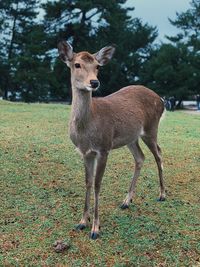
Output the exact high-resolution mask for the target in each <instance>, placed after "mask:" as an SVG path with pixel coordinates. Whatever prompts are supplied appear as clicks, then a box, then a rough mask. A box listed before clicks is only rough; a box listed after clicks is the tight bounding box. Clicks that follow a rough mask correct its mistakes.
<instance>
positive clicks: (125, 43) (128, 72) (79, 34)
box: [43, 0, 157, 98]
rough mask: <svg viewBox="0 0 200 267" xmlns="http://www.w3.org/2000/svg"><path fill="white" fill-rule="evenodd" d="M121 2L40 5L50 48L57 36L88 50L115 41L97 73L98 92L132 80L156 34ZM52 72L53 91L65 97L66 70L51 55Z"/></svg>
mask: <svg viewBox="0 0 200 267" xmlns="http://www.w3.org/2000/svg"><path fill="white" fill-rule="evenodd" d="M125 3H126V0H120V1H114V0H111V1H107V0H103V1H100V0H94V1H85V0H84V1H83V0H79V1H78V0H71V1H64V0H61V1H59V2H55V1H54V2H52V1H48V2H47V3H45V4H44V5H43V8H44V10H45V14H46V15H45V18H44V25H45V29H46V33H47V34H48V44H49V47H48V49H49V50H50V51H51V49H55V48H56V47H57V42H58V40H59V39H65V40H68V41H71V43H72V45H73V47H74V50H75V51H81V50H88V51H90V52H91V53H95V52H97V51H98V50H99V49H100V48H102V47H103V46H105V45H107V44H111V43H115V44H116V45H117V52H116V55H115V56H114V59H113V60H112V61H111V63H109V65H108V66H106V68H104V70H102V72H101V73H100V76H101V77H100V80H101V88H100V91H99V94H101V95H107V94H109V93H111V92H114V91H116V90H118V89H119V88H120V87H122V86H124V85H128V84H130V83H133V82H136V80H137V79H138V72H139V68H140V66H141V64H143V63H144V61H145V59H146V56H147V54H148V53H149V50H150V48H151V45H152V42H153V41H154V40H155V38H156V36H157V31H156V28H153V27H150V26H149V25H148V24H143V23H142V22H141V20H139V19H137V18H131V17H130V16H129V15H128V12H129V11H130V10H133V8H128V7H126V6H125V5H124V4H125ZM53 59H55V55H53V56H52V60H53ZM54 74H55V76H56V77H57V82H56V83H55V85H56V88H54V93H55V92H56V94H58V95H62V96H65V98H66V97H67V95H68V96H69V95H70V90H69V88H70V85H69V76H68V77H66V76H67V75H69V72H66V69H65V68H63V63H61V62H60V60H58V59H55V64H54ZM66 93H67V94H66Z"/></svg>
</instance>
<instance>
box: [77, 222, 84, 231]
mask: <svg viewBox="0 0 200 267" xmlns="http://www.w3.org/2000/svg"><path fill="white" fill-rule="evenodd" d="M85 228H86V225H85V224H81V223H80V224H78V225H77V226H76V230H77V231H79V230H83V229H85Z"/></svg>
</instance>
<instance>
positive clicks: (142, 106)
mask: <svg viewBox="0 0 200 267" xmlns="http://www.w3.org/2000/svg"><path fill="white" fill-rule="evenodd" d="M73 93H74V95H73V96H74V98H75V101H74V102H73V104H72V116H71V120H70V138H71V140H72V142H73V143H74V145H75V146H76V147H77V148H78V149H79V150H80V152H81V153H82V154H83V155H84V154H87V153H88V152H90V151H96V152H98V151H101V150H105V151H110V150H111V149H115V148H119V147H122V146H124V145H128V144H130V143H132V142H134V141H137V140H138V137H141V136H145V134H147V135H148V134H150V133H151V132H152V131H154V129H157V126H158V123H159V120H160V117H161V115H162V113H163V110H164V106H163V101H162V100H161V98H160V97H159V96H158V95H157V94H155V93H154V92H153V91H152V90H150V89H148V88H145V87H143V86H128V87H125V88H122V89H121V90H119V91H117V92H116V93H114V94H111V95H109V96H107V97H100V98H92V97H91V94H88V93H85V92H79V91H77V92H76V91H73ZM83 99H84V101H83ZM82 104H83V105H84V106H83V107H82V106H81V105H82ZM86 105H87V108H86Z"/></svg>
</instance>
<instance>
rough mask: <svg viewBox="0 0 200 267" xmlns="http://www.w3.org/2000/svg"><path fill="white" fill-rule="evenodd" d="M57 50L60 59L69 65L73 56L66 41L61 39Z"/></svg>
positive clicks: (70, 47) (71, 49)
mask: <svg viewBox="0 0 200 267" xmlns="http://www.w3.org/2000/svg"><path fill="white" fill-rule="evenodd" d="M58 52H59V56H60V58H61V60H62V61H63V62H65V63H66V64H67V65H69V62H70V61H72V59H73V57H74V53H73V48H72V46H71V45H70V44H69V43H68V42H65V41H61V42H59V43H58Z"/></svg>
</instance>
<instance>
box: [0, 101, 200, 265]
mask: <svg viewBox="0 0 200 267" xmlns="http://www.w3.org/2000/svg"><path fill="white" fill-rule="evenodd" d="M69 114H70V106H65V105H46V104H20V103H18V104H13V103H9V102H4V101H0V166H1V169H0V203H1V204H0V266H75V267H77V266H84V267H85V266H115V267H122V266H144V267H147V266H160V267H162V266H170V267H173V266H177V267H179V266H200V209H199V207H200V169H199V167H200V150H199V149H200V116H198V115H190V114H186V113H184V112H173V113H167V114H166V117H165V119H164V120H163V121H162V122H161V125H160V132H159V144H160V146H161V147H162V150H163V158H164V170H165V177H166V179H165V180H166V185H167V201H165V202H163V203H159V202H156V198H157V197H158V177H157V169H156V164H155V162H154V159H153V156H152V155H151V154H150V152H149V151H148V149H147V148H146V147H145V146H144V145H143V144H142V147H143V150H144V153H145V156H146V161H145V164H144V167H143V170H142V173H141V177H140V178H139V180H138V185H137V195H136V198H135V201H134V203H133V204H132V205H131V207H130V209H129V210H125V211H124V210H121V209H120V208H119V206H120V204H121V203H122V200H123V199H124V197H125V195H126V192H127V189H128V187H129V183H130V179H131V175H132V171H133V159H132V156H131V155H130V153H129V152H128V150H127V149H126V148H122V149H118V150H115V151H113V152H112V153H111V154H110V156H109V161H108V165H107V169H106V173H105V175H104V179H103V184H102V188H101V196H100V219H101V231H102V234H101V238H100V239H98V240H97V241H92V240H90V239H89V238H88V234H89V231H90V229H89V228H88V229H86V230H84V231H83V232H80V233H78V232H76V231H74V230H73V229H74V225H76V224H77V223H78V221H79V220H80V218H81V215H82V209H83V200H84V190H85V189H84V188H85V185H84V177H83V165H82V161H81V159H80V157H79V155H78V154H77V153H76V152H75V150H74V147H73V145H72V143H71V141H70V140H69V137H68V134H67V127H68V120H69ZM92 203H93V201H92ZM58 239H62V240H64V241H65V242H67V243H69V244H70V249H69V250H68V251H65V252H64V253H61V254H57V253H55V252H54V250H53V248H52V244H53V243H54V241H55V240H58Z"/></svg>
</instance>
